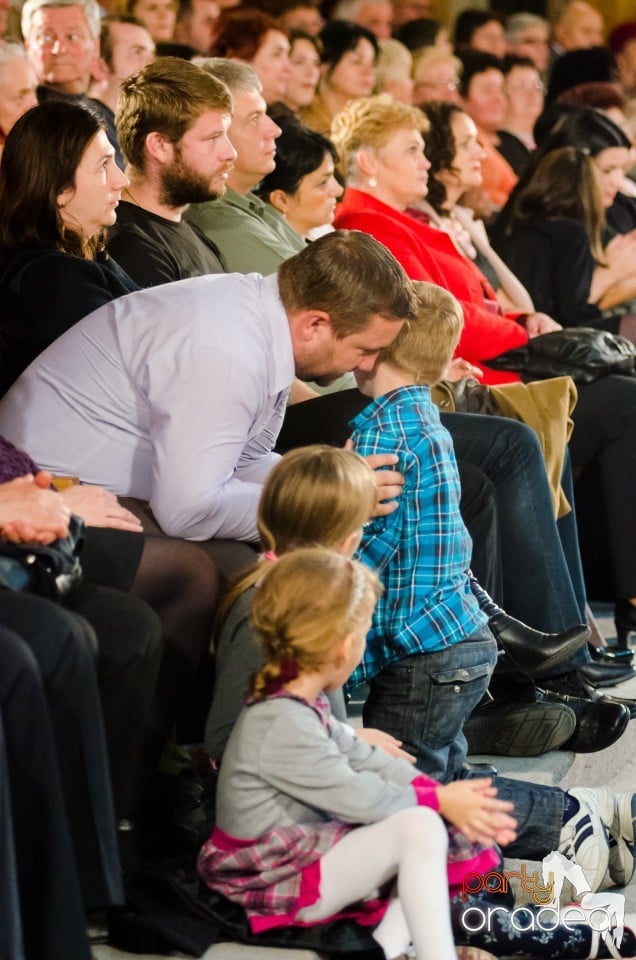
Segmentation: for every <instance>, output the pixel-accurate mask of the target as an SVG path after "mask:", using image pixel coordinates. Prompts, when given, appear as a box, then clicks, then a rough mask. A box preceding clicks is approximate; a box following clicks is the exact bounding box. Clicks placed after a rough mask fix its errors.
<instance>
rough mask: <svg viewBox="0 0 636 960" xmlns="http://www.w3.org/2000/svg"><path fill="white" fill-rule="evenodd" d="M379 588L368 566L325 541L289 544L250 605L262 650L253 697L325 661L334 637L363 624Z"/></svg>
mask: <svg viewBox="0 0 636 960" xmlns="http://www.w3.org/2000/svg"><path fill="white" fill-rule="evenodd" d="M381 589H382V588H381V586H380V581H379V580H378V578H377V576H376V574H375V573H374V572H373V571H372V570H370V569H369V567H366V566H364V564H362V563H357V562H356V561H355V560H350V559H348V558H347V557H344V556H342V554H339V553H336V552H335V551H334V550H328V549H327V548H325V547H309V548H305V549H300V550H293V551H292V552H291V553H288V554H286V555H285V556H284V557H282V558H281V559H280V560H278V562H277V563H274V564H272V566H271V567H270V569H269V570H268V571H267V573H266V574H265V576H264V577H263V579H262V581H261V582H260V584H259V587H258V590H257V591H256V596H255V598H254V603H253V605H252V623H253V625H254V627H255V629H256V631H257V632H258V633H259V635H260V637H261V639H262V642H263V650H264V654H265V663H264V665H263V666H262V667H261V669H260V670H257V671H256V673H255V674H254V675H253V677H252V680H251V683H250V695H251V697H252V699H253V700H260V699H262V698H263V697H264V696H266V695H267V694H268V693H272V692H274V691H276V690H277V689H280V687H281V686H282V684H283V683H285V682H286V681H288V680H291V679H294V677H295V676H299V675H301V674H303V673H311V672H313V671H316V670H320V669H321V668H322V667H324V666H325V664H327V663H329V662H330V660H332V659H333V657H334V653H335V650H336V648H337V645H338V643H339V642H341V641H342V640H344V639H345V637H346V636H348V635H349V634H351V633H356V632H358V631H360V630H362V629H364V628H365V626H366V623H367V621H368V619H369V618H370V616H371V614H372V612H373V608H374V606H375V601H376V600H377V598H378V597H379V596H380V592H381Z"/></svg>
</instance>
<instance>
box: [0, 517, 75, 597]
mask: <svg viewBox="0 0 636 960" xmlns="http://www.w3.org/2000/svg"><path fill="white" fill-rule="evenodd" d="M83 544H84V521H83V520H82V519H81V518H80V517H76V516H75V515H72V516H71V519H70V522H69V532H68V536H66V537H64V539H58V540H54V541H53V543H49V544H43V543H9V542H8V541H5V540H3V541H0V589H1V588H3V587H4V588H5V589H7V590H24V591H26V592H28V593H37V594H38V595H39V596H41V597H46V598H47V599H48V600H59V599H61V598H62V597H65V596H66V594H67V593H69V591H70V590H72V589H73V587H75V586H77V585H78V584H79V583H80V581H81V579H82V566H81V563H80V552H81V549H82V546H83Z"/></svg>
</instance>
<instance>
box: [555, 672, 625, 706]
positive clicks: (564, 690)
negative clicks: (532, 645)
mask: <svg viewBox="0 0 636 960" xmlns="http://www.w3.org/2000/svg"><path fill="white" fill-rule="evenodd" d="M541 686H542V687H543V689H545V690H551V691H553V692H554V693H559V694H565V695H567V696H572V697H580V698H581V699H583V700H589V701H591V702H592V703H609V704H617V703H618V704H622V705H623V706H625V707H627V709H628V710H629V715H630V717H634V716H636V700H630V699H628V698H627V697H613V696H609V695H608V694H603V693H599V692H598V690H596V689H595V688H594V687H593V686H592V685H591V684H590V683H588V682H587V681H586V680H585V678H584V677H583V676H581V674H580V672H579V671H578V670H571V671H570V673H564V674H562V676H560V677H550V678H549V679H548V680H543V681H542V684H541ZM566 702H567V701H566Z"/></svg>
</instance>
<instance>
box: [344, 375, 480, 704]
mask: <svg viewBox="0 0 636 960" xmlns="http://www.w3.org/2000/svg"><path fill="white" fill-rule="evenodd" d="M351 427H352V429H353V435H352V436H353V444H354V447H355V449H356V451H357V452H358V453H360V454H362V455H363V456H367V455H368V454H372V453H395V454H397V456H398V465H397V467H396V469H398V470H400V471H401V472H402V473H403V474H404V488H403V491H402V494H401V496H400V497H399V500H398V504H399V506H398V509H397V510H395V511H394V512H393V513H391V514H389V515H388V516H386V517H377V518H376V519H374V520H372V521H371V522H370V523H369V524H367V525H366V526H365V528H364V532H363V536H362V543H361V544H360V547H359V549H358V553H357V557H358V559H359V560H362V562H363V563H366V564H367V565H368V566H369V567H372V568H373V569H374V570H376V571H377V573H378V574H379V576H380V579H381V580H382V584H383V586H384V592H383V594H382V596H381V597H380V599H379V601H378V604H377V606H376V609H375V613H374V616H373V623H372V625H371V630H370V632H369V633H368V635H367V645H366V650H365V653H364V657H363V659H362V662H361V663H360V665H359V666H358V667H357V668H356V669H355V670H354V672H353V673H352V675H351V677H350V678H349V680H348V683H347V686H348V687H355V686H357V685H358V684H360V683H365V682H366V681H367V680H369V679H371V678H372V677H374V676H375V675H376V674H378V673H379V672H380V671H381V670H382V669H383V667H385V666H387V665H388V664H389V663H392V662H394V661H395V660H401V659H402V658H403V657H408V656H410V655H412V654H416V653H429V652H432V651H435V650H442V649H444V648H445V647H448V646H450V645H451V644H454V643H459V641H460V640H463V639H464V638H465V637H468V636H470V635H471V634H473V633H475V632H476V631H477V630H478V629H480V628H481V627H483V626H484V625H485V624H486V623H487V622H488V621H487V617H486V616H485V614H483V613H482V612H481V610H480V609H479V605H478V603H477V600H476V599H475V597H474V596H473V593H472V591H471V589H470V583H469V580H468V569H469V566H470V557H471V551H472V543H471V539H470V536H469V534H468V531H467V530H466V527H465V526H464V522H463V520H462V517H461V514H460V512H459V498H460V483H459V474H458V470H457V462H456V460H455V453H454V450H453V441H452V439H451V436H450V434H449V433H448V431H447V430H446V428H445V427H443V426H442V424H441V422H440V418H439V412H438V410H437V407H435V405H434V404H433V402H432V401H431V395H430V390H429V389H428V387H424V386H408V387H400V388H399V389H397V390H392V391H391V392H390V393H387V394H385V395H384V396H382V397H380V398H379V399H378V400H374V401H373V402H372V403H370V404H369V405H368V406H367V407H365V409H364V410H363V411H362V412H361V413H360V414H358V416H357V417H355V419H354V420H352V421H351Z"/></svg>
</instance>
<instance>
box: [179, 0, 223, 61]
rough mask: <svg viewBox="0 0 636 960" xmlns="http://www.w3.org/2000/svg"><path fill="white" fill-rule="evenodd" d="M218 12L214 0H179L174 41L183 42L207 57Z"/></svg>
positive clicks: (195, 51) (218, 9)
mask: <svg viewBox="0 0 636 960" xmlns="http://www.w3.org/2000/svg"><path fill="white" fill-rule="evenodd" d="M220 12H221V8H220V7H219V4H218V3H217V2H216V0H179V7H178V9H177V22H176V24H175V28H174V39H175V41H176V43H183V44H185V45H186V46H188V47H191V48H192V50H193V51H194V53H195V54H199V55H200V56H203V57H207V56H208V55H209V53H210V48H211V46H212V42H213V40H214V34H215V33H216V22H217V20H218V18H219V13H220Z"/></svg>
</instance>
